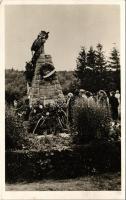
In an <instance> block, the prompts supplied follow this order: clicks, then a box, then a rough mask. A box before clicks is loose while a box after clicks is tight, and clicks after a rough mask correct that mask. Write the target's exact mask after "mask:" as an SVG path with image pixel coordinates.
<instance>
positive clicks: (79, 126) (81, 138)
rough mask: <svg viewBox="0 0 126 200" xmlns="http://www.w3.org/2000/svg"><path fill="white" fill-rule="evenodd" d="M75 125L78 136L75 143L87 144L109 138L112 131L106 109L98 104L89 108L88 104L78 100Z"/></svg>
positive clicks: (74, 136)
mask: <svg viewBox="0 0 126 200" xmlns="http://www.w3.org/2000/svg"><path fill="white" fill-rule="evenodd" d="M73 124H74V130H75V131H76V134H74V135H73V139H74V141H75V142H79V143H87V142H89V141H92V140H94V139H105V138H108V135H109V130H110V115H109V111H108V110H107V108H105V107H100V106H98V105H97V104H96V103H95V104H92V105H90V107H88V105H87V102H84V101H83V100H82V98H78V99H77V100H76V102H75V105H74V113H73Z"/></svg>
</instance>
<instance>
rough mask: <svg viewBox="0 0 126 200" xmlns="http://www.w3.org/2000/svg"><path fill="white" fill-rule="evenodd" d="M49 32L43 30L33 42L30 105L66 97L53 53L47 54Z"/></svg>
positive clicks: (28, 89) (29, 73)
mask: <svg viewBox="0 0 126 200" xmlns="http://www.w3.org/2000/svg"><path fill="white" fill-rule="evenodd" d="M48 35H49V32H45V31H41V32H40V33H39V35H38V37H37V39H36V40H35V41H34V42H33V44H32V47H31V51H32V60H31V61H30V62H29V63H27V65H26V71H27V94H28V98H29V101H30V105H35V104H36V103H37V102H38V101H39V102H40V103H42V104H43V105H46V104H48V103H54V102H56V101H57V100H59V99H61V100H62V101H63V100H65V99H64V95H63V92H62V88H61V85H60V83H59V80H58V76H57V73H56V71H55V67H54V65H53V62H52V57H51V55H47V54H45V51H44V44H45V42H46V40H47V39H48Z"/></svg>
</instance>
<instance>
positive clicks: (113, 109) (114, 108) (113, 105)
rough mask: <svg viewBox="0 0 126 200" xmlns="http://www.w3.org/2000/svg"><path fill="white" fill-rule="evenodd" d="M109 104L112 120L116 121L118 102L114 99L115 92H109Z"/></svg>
mask: <svg viewBox="0 0 126 200" xmlns="http://www.w3.org/2000/svg"><path fill="white" fill-rule="evenodd" d="M109 104H110V109H111V114H112V119H113V120H117V119H118V106H119V102H118V99H117V98H116V97H115V92H111V96H110V97H109Z"/></svg>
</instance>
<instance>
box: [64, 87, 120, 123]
mask: <svg viewBox="0 0 126 200" xmlns="http://www.w3.org/2000/svg"><path fill="white" fill-rule="evenodd" d="M77 98H83V102H85V104H86V105H87V106H88V107H91V106H96V105H97V106H100V107H102V108H106V109H107V110H108V111H110V112H111V117H112V120H113V121H114V122H115V123H116V122H117V121H118V120H119V118H120V109H121V108H120V107H121V99H120V93H119V90H117V91H111V92H110V93H109V94H107V93H106V92H105V91H104V90H100V91H98V92H97V93H91V92H89V91H86V90H84V89H80V90H76V91H75V92H74V93H68V95H67V108H68V109H67V110H68V121H69V122H70V123H71V121H72V107H73V104H74V102H75V101H76V99H77Z"/></svg>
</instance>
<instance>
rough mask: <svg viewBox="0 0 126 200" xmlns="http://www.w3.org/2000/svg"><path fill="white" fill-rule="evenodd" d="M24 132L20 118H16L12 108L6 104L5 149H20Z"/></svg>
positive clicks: (23, 140) (23, 141) (23, 139)
mask: <svg viewBox="0 0 126 200" xmlns="http://www.w3.org/2000/svg"><path fill="white" fill-rule="evenodd" d="M25 136H26V132H25V130H24V128H23V125H22V121H21V119H19V118H17V116H16V115H15V111H14V109H12V108H10V107H8V106H6V110H5V146H6V150H7V149H22V145H23V144H24V143H25Z"/></svg>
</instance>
